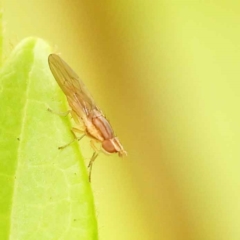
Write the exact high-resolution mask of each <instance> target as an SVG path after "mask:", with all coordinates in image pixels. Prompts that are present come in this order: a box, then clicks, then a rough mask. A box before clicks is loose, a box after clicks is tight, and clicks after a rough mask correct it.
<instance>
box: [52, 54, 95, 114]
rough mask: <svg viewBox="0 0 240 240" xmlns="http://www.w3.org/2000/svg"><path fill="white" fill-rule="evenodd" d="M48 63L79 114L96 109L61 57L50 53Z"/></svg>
mask: <svg viewBox="0 0 240 240" xmlns="http://www.w3.org/2000/svg"><path fill="white" fill-rule="evenodd" d="M48 63H49V67H50V69H51V72H52V74H53V76H54V78H55V79H56V81H57V83H58V85H59V86H60V87H61V89H62V91H63V92H64V93H65V95H66V97H67V99H68V102H69V105H70V106H71V107H72V109H73V110H74V111H75V112H76V113H77V114H78V115H79V116H82V114H83V112H84V113H85V114H86V115H88V114H89V112H91V111H92V110H93V109H97V107H96V105H95V103H94V100H93V98H92V97H91V95H90V93H89V92H88V90H87V88H86V86H85V85H84V83H83V82H82V81H81V80H80V78H79V77H78V75H77V74H76V73H75V72H74V71H73V70H72V68H71V67H70V66H69V65H68V64H67V63H66V62H65V61H64V60H63V59H62V58H61V57H59V56H58V55H56V54H50V55H49V57H48ZM80 108H81V109H80Z"/></svg>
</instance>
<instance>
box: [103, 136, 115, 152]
mask: <svg viewBox="0 0 240 240" xmlns="http://www.w3.org/2000/svg"><path fill="white" fill-rule="evenodd" d="M102 147H103V149H104V150H105V151H107V152H108V153H115V152H117V151H116V148H115V146H114V145H113V143H112V142H111V141H110V140H109V139H108V140H105V141H103V143H102Z"/></svg>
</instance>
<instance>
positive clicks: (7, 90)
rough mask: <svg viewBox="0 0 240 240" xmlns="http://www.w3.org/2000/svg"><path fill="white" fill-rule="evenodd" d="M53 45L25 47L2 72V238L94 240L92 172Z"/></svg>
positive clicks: (28, 41)
mask: <svg viewBox="0 0 240 240" xmlns="http://www.w3.org/2000/svg"><path fill="white" fill-rule="evenodd" d="M49 53H50V48H49V46H48V45H47V44H46V43H45V42H44V41H42V40H40V39H36V38H28V39H26V40H24V41H22V42H21V43H20V44H19V45H18V46H17V47H16V49H15V50H14V52H13V53H12V55H11V56H10V58H9V60H8V61H7V62H6V63H5V65H4V67H3V69H2V70H1V73H0V103H1V109H0V186H1V188H0V229H1V230H0V239H1V240H5V239H13V240H15V239H19V240H21V239H24V240H26V239H38V240H41V239H44V240H47V239H51V240H52V239H62V240H67V239H69V240H74V239H78V240H79V239H81V240H85V239H89V240H90V239H91V240H92V239H97V238H98V237H97V222H96V217H95V210H94V204H93V196H92V191H91V187H90V184H89V182H88V174H87V171H86V167H85V164H84V161H83V158H82V156H81V154H80V152H79V148H78V143H77V142H76V143H74V144H72V145H70V146H69V147H67V148H65V149H63V150H58V147H59V146H61V145H64V144H65V143H68V142H70V141H71V140H72V138H73V136H72V135H71V133H70V129H71V123H70V120H69V118H68V117H59V116H57V115H55V114H52V113H50V112H48V111H47V108H51V109H53V110H56V111H66V110H68V109H67V105H66V100H65V96H64V95H63V93H62V92H61V90H60V88H59V87H58V85H57V83H56V82H55V80H54V79H53V77H52V74H51V72H50V70H49V67H48V63H47V57H48V54H49Z"/></svg>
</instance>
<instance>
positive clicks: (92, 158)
mask: <svg viewBox="0 0 240 240" xmlns="http://www.w3.org/2000/svg"><path fill="white" fill-rule="evenodd" d="M97 156H98V153H97V152H94V153H93V155H92V157H91V160H90V162H89V164H88V168H89V177H88V179H89V182H91V176H92V166H93V162H94V161H95V160H96V158H97Z"/></svg>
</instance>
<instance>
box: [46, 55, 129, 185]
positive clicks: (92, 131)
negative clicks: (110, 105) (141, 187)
mask: <svg viewBox="0 0 240 240" xmlns="http://www.w3.org/2000/svg"><path fill="white" fill-rule="evenodd" d="M48 63H49V67H50V69H51V72H52V74H53V76H54V78H55V79H56V81H57V83H58V85H59V86H60V88H61V89H62V91H63V92H64V94H65V95H66V97H67V101H68V104H69V106H70V108H71V110H69V112H70V113H71V115H72V118H73V119H74V121H75V123H76V124H77V125H79V124H81V123H82V124H83V126H84V129H78V128H72V131H73V132H84V135H83V136H85V135H87V136H89V137H90V138H91V139H93V140H95V141H96V142H100V143H101V149H100V150H102V151H103V152H105V153H109V154H111V153H118V155H119V156H120V157H122V156H125V155H127V152H126V151H125V150H124V149H123V146H122V145H121V143H120V141H119V140H118V138H117V137H116V136H115V135H114V132H113V129H112V127H111V125H110V123H109V122H108V120H107V119H106V118H105V117H104V115H103V113H102V112H101V110H100V109H99V108H98V107H97V106H96V104H95V102H94V100H93V98H92V97H91V95H90V93H89V91H88V90H87V88H86V86H85V85H84V83H83V82H82V81H81V79H80V78H79V77H78V75H77V74H76V73H75V72H74V71H73V70H72V69H71V67H70V66H69V65H68V64H67V63H66V62H65V61H64V60H63V59H62V58H60V57H59V56H58V55H56V54H50V55H49V57H48ZM83 136H82V137H83ZM82 137H80V138H78V139H77V138H76V139H77V140H80V139H81V138H82ZM68 145H69V144H68ZM93 147H94V146H93ZM94 149H95V152H94V153H93V155H92V158H91V160H90V162H89V165H88V167H89V181H91V171H92V164H93V162H94V160H95V159H96V158H97V156H98V152H99V151H100V150H97V149H96V147H94Z"/></svg>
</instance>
